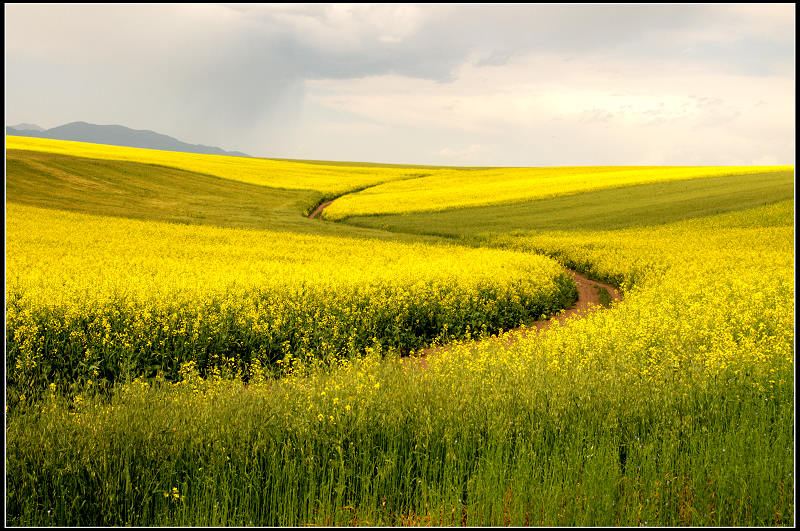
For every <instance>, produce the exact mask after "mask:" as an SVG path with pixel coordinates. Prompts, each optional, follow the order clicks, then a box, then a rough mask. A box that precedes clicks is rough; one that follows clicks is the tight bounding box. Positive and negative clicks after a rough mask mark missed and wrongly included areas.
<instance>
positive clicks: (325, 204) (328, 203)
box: [308, 199, 333, 219]
mask: <svg viewBox="0 0 800 531" xmlns="http://www.w3.org/2000/svg"><path fill="white" fill-rule="evenodd" d="M331 203H333V199H331V200H330V201H325V202H324V203H322V204H321V205H320V206H318V207H317V208H315V209H314V212H312V213H311V214H309V215H308V219H314V218H315V217H317V216H319V215H320V213H321V212H322V211H323V210H325V207H326V206H328V205H330V204H331ZM320 219H321V218H320Z"/></svg>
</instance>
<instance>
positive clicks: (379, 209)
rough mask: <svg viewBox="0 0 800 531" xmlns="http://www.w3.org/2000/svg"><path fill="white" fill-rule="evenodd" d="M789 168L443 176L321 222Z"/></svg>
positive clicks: (341, 203) (361, 199) (378, 189)
mask: <svg viewBox="0 0 800 531" xmlns="http://www.w3.org/2000/svg"><path fill="white" fill-rule="evenodd" d="M791 169H792V167H791V166H619V167H615V166H598V167H588V166H576V167H552V168H493V169H485V170H469V171H441V172H437V173H434V174H431V175H427V176H424V177H420V178H416V179H408V180H403V181H394V182H386V183H384V184H380V185H377V186H373V187H370V188H367V189H365V190H362V191H360V192H357V193H353V194H348V195H345V196H343V197H340V198H339V199H337V200H336V201H335V202H334V203H333V204H332V205H330V206H329V207H328V208H326V209H325V212H324V214H323V217H324V218H325V219H331V220H337V219H343V218H346V217H348V216H362V215H370V214H402V213H407V212H424V211H438V210H448V209H452V208H461V207H472V206H482V205H494V204H503V203H513V202H520V201H529V200H534V199H544V198H548V197H554V196H560V195H569V194H576V193H580V192H587V191H591V190H601V189H608V188H617V187H621V186H632V185H636V184H644V183H654V182H666V181H676V180H685V179H698V178H704V177H719V176H724V175H745V174H751V173H763V172H772V171H787V170H791Z"/></svg>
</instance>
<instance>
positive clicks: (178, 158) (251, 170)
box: [6, 136, 437, 196]
mask: <svg viewBox="0 0 800 531" xmlns="http://www.w3.org/2000/svg"><path fill="white" fill-rule="evenodd" d="M6 149H19V150H26V151H41V152H45V153H56V154H61V155H69V156H72V157H84V158H89V159H103V160H118V161H130V162H138V163H145V164H155V165H160V166H167V167H170V168H177V169H180V170H186V171H190V172H195V173H203V174H206V175H213V176H215V177H220V178H223V179H230V180H233V181H239V182H244V183H249V184H256V185H261V186H268V187H271V188H280V189H287V190H314V191H317V192H321V193H323V194H326V195H331V196H333V195H339V194H342V193H345V192H349V191H352V190H357V189H360V188H364V187H366V186H371V185H374V184H378V183H382V182H386V181H391V180H394V179H408V178H412V177H419V176H420V175H423V174H426V173H430V172H434V171H437V170H436V169H425V170H421V169H419V168H407V167H395V166H391V165H385V166H384V165H375V164H372V165H370V164H367V165H353V166H342V165H341V164H335V165H334V164H331V165H322V164H319V163H314V162H311V163H305V162H302V161H287V160H272V159H260V158H250V157H234V156H228V155H198V154H193V153H180V152H177V151H159V150H155V149H143V148H131V147H121V146H110V145H101V144H89V143H86V142H72V141H68V140H51V139H47V138H31V137H19V136H7V137H6Z"/></svg>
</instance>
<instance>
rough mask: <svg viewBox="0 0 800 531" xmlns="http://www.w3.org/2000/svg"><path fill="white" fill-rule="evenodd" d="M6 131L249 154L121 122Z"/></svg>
mask: <svg viewBox="0 0 800 531" xmlns="http://www.w3.org/2000/svg"><path fill="white" fill-rule="evenodd" d="M6 134H7V135H15V136H34V137H38V138H52V139H55V140H73V141H76V142H91V143H92V144H108V145H111V146H126V147H137V148H147V149H160V150H163V151H181V152H184V153H202V154H205V155H232V156H235V157H249V156H250V155H248V154H247V153H242V152H240V151H225V150H224V149H220V148H218V147H214V146H203V145H200V144H187V143H186V142H181V141H180V140H178V139H176V138H172V137H171V136H167V135H162V134H160V133H156V132H154V131H147V130H141V129H130V128H128V127H124V126H121V125H96V124H90V123H86V122H72V123H68V124H64V125H59V126H58V127H53V128H52V129H44V128H42V127H39V126H38V125H35V124H18V125H14V126H6Z"/></svg>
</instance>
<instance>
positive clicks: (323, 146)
mask: <svg viewBox="0 0 800 531" xmlns="http://www.w3.org/2000/svg"><path fill="white" fill-rule="evenodd" d="M794 17H795V12H794V5H793V4H777V5H760V4H759V5H745V4H731V5H539V4H531V5H523V4H510V5H495V4H493V5H476V4H468V5H453V4H445V5H414V4H392V5H387V4H381V5H364V4H357V5H333V4H331V5H309V6H300V5H295V4H292V5H279V4H273V5H252V4H246V5H231V4H226V5H212V4H199V5H187V4H179V5H154V4H151V5H63V4H58V5H30V4H26V5H21V4H20V5H14V4H6V5H5V30H6V31H5V35H6V37H5V74H6V75H5V80H6V85H5V115H6V124H8V125H13V124H16V123H19V122H27V123H35V124H38V125H40V126H43V127H54V126H57V125H61V124H64V123H67V122H71V121H87V122H91V123H98V124H121V125H125V126H128V127H132V128H134V129H151V130H154V131H157V132H160V133H164V134H168V135H171V136H174V137H176V138H178V139H180V140H183V141H185V142H190V143H199V144H207V145H216V146H219V147H222V148H224V149H229V150H234V149H235V150H240V151H245V152H247V153H250V154H251V155H256V156H265V157H288V158H306V159H326V160H357V161H377V162H405V163H424V164H474V165H526V166H547V165H593V164H597V165H602V164H793V163H794V157H795V153H794V134H795V123H794V114H795V98H794V92H795V68H794V63H795V57H794V53H795V51H794V50H795V40H794V32H795V24H794V19H795V18H794Z"/></svg>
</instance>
